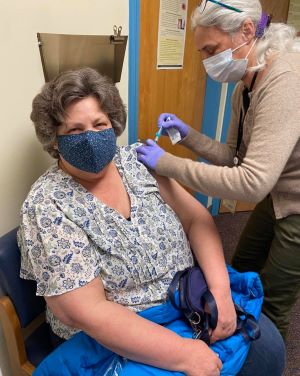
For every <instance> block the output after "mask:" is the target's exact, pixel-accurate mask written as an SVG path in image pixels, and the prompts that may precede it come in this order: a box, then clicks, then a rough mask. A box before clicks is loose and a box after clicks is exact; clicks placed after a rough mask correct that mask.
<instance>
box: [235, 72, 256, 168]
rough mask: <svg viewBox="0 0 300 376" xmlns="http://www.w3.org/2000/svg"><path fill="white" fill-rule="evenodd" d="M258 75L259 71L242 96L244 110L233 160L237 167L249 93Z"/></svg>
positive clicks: (242, 110) (241, 115) (241, 114)
mask: <svg viewBox="0 0 300 376" xmlns="http://www.w3.org/2000/svg"><path fill="white" fill-rule="evenodd" d="M257 75H258V71H256V72H255V73H254V75H253V77H252V81H251V85H250V88H249V90H248V88H247V87H246V86H245V88H244V90H243V93H242V96H243V108H241V112H240V119H239V129H238V137H237V142H236V148H235V156H234V158H233V163H234V165H235V166H237V165H238V164H239V150H240V146H241V142H242V139H243V127H244V120H245V117H246V114H247V111H248V108H249V106H250V98H249V93H251V91H252V89H253V86H254V84H255V81H256V77H257Z"/></svg>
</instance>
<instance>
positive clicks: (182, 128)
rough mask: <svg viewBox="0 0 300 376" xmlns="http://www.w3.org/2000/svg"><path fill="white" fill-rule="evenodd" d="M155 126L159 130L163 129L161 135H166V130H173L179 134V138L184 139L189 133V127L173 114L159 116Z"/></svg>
mask: <svg viewBox="0 0 300 376" xmlns="http://www.w3.org/2000/svg"><path fill="white" fill-rule="evenodd" d="M157 125H158V127H159V128H161V127H162V128H163V132H162V134H163V135H166V134H167V133H166V130H167V129H170V128H175V129H177V131H178V132H179V133H180V136H181V138H184V137H186V136H187V134H188V133H189V130H190V127H189V126H188V125H186V124H185V123H184V122H183V121H182V120H180V119H179V118H178V117H177V116H176V115H174V114H168V113H163V114H160V115H159V118H158V121H157Z"/></svg>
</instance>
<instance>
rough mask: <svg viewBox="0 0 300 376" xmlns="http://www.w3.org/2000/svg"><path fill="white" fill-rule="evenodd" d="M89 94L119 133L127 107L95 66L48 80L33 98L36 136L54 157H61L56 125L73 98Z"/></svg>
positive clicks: (32, 115) (122, 128) (124, 122)
mask: <svg viewBox="0 0 300 376" xmlns="http://www.w3.org/2000/svg"><path fill="white" fill-rule="evenodd" d="M89 96H93V97H95V98H96V99H97V100H98V101H99V105H100V106H101V110H102V111H103V112H105V113H106V114H107V116H108V118H109V120H110V122H111V124H112V127H113V129H114V131H115V134H116V135H117V136H119V135H120V134H121V133H122V132H123V131H124V129H125V126H126V110H125V106H124V104H123V102H122V99H121V97H120V94H119V91H118V89H117V88H116V86H115V85H114V83H113V82H112V81H111V79H110V78H108V77H106V76H103V75H101V74H100V73H98V72H97V71H96V70H94V69H92V68H81V69H78V70H74V71H66V72H62V73H60V74H59V75H58V76H56V77H55V78H54V79H53V80H51V81H50V82H48V83H46V84H45V85H44V86H43V87H42V90H41V92H40V93H39V94H38V95H37V96H36V97H35V98H34V99H33V102H32V112H31V115H30V118H31V120H32V121H33V123H34V126H35V132H36V135H37V138H38V139H39V141H40V142H41V144H42V145H43V148H44V150H45V151H47V152H48V153H49V154H50V155H51V156H52V157H54V158H57V159H58V158H59V153H58V151H57V149H55V145H56V144H57V134H56V133H57V127H58V126H59V125H61V124H62V123H63V122H64V120H65V116H66V112H65V110H66V107H67V106H68V105H69V104H70V103H72V102H73V101H76V100H79V99H83V98H86V97H89Z"/></svg>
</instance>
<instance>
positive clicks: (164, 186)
mask: <svg viewBox="0 0 300 376" xmlns="http://www.w3.org/2000/svg"><path fill="white" fill-rule="evenodd" d="M155 178H156V180H157V182H158V186H159V191H160V194H161V196H162V198H163V199H164V200H165V202H166V203H167V204H168V205H170V207H171V208H172V209H173V210H174V211H175V213H176V214H177V215H178V217H179V219H180V221H181V223H182V225H183V228H184V230H185V232H186V233H188V231H189V228H190V226H191V224H192V223H193V221H194V220H195V219H196V218H197V219H199V218H202V219H203V220H204V221H206V220H207V219H208V218H210V217H211V216H210V214H209V213H208V211H207V209H206V208H205V207H204V206H203V205H202V204H201V203H200V202H199V201H197V200H196V199H195V197H193V196H192V195H191V194H190V193H189V192H188V191H187V190H186V189H184V188H183V187H182V186H181V185H180V184H179V183H177V182H176V181H175V180H174V179H170V178H167V177H164V176H158V175H155Z"/></svg>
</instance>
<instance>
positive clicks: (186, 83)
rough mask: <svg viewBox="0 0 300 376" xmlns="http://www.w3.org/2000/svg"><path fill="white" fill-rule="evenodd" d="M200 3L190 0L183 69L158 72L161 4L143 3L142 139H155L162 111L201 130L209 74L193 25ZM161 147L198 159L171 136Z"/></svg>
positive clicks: (148, 0)
mask: <svg viewBox="0 0 300 376" xmlns="http://www.w3.org/2000/svg"><path fill="white" fill-rule="evenodd" d="M198 3H199V0H189V1H188V9H187V29H186V40H185V50H184V63H183V69H176V70H170V69H168V70H165V69H164V70H157V69H156V62H157V41H158V22H159V5H160V1H159V0H141V1H140V11H141V13H140V56H139V102H138V106H139V107H138V138H139V139H147V138H152V139H153V138H154V136H155V133H156V132H157V118H158V116H159V114H160V113H162V112H171V113H174V114H176V115H177V116H178V117H179V118H181V119H182V120H183V121H185V122H186V123H187V124H189V125H190V126H191V127H193V128H195V129H196V130H198V131H200V129H201V120H202V112H203V102H204V95H205V83H206V74H205V71H204V68H203V65H202V62H201V59H200V55H199V52H197V50H196V47H195V45H194V37H193V32H192V30H191V26H190V18H191V13H192V11H193V10H194V9H195V8H196V6H197V5H198ZM159 144H160V145H161V146H162V147H163V148H164V149H165V150H167V151H169V152H170V153H173V154H175V155H177V156H179V157H183V158H190V159H193V160H195V159H196V155H195V154H194V153H192V152H191V151H190V150H188V149H185V148H184V147H182V146H180V145H175V146H173V145H172V144H171V142H170V140H169V138H168V137H161V138H160V140H159Z"/></svg>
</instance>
